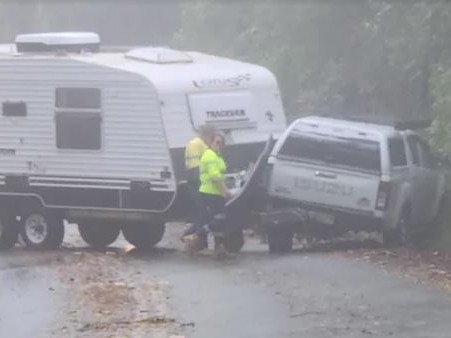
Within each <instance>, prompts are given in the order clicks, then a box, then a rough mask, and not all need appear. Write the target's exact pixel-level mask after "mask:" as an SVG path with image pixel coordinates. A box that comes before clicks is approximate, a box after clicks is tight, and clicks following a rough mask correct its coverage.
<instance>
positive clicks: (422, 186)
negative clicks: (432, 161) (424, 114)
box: [407, 135, 431, 225]
mask: <svg viewBox="0 0 451 338" xmlns="http://www.w3.org/2000/svg"><path fill="white" fill-rule="evenodd" d="M407 144H408V145H409V150H410V153H411V157H412V164H413V165H412V167H411V168H410V182H411V186H412V193H411V199H410V200H411V209H412V210H411V211H412V221H413V222H414V223H416V224H417V225H418V224H422V223H424V222H426V220H427V219H428V216H429V209H430V202H429V201H428V199H430V198H431V193H430V190H431V189H430V187H428V184H429V183H430V178H429V173H428V169H427V168H425V166H426V163H425V161H426V158H425V155H424V154H422V152H423V151H424V150H422V146H421V140H420V138H419V137H418V136H416V135H409V136H407Z"/></svg>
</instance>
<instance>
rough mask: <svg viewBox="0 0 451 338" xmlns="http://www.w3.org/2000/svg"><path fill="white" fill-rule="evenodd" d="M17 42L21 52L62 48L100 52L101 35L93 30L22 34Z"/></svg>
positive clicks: (18, 36)
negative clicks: (92, 31)
mask: <svg viewBox="0 0 451 338" xmlns="http://www.w3.org/2000/svg"><path fill="white" fill-rule="evenodd" d="M15 42H16V46H17V51H18V52H19V53H26V52H51V51H60V50H64V51H66V52H72V53H81V52H98V51H99V47H100V37H99V35H98V34H96V33H91V32H61V33H38V34H20V35H17V36H16V41H15Z"/></svg>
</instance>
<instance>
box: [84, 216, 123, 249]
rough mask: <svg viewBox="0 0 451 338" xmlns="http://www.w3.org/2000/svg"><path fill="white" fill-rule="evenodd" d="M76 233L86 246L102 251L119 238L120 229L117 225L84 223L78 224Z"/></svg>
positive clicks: (99, 222) (102, 222)
mask: <svg viewBox="0 0 451 338" xmlns="http://www.w3.org/2000/svg"><path fill="white" fill-rule="evenodd" d="M78 232H79V233H80V236H81V238H83V240H84V241H85V242H86V243H87V244H88V245H90V246H92V247H93V248H96V249H103V248H105V247H107V246H108V245H110V244H112V243H113V242H114V241H115V240H116V239H117V238H118V237H119V234H120V232H121V227H120V225H119V224H117V223H108V222H105V221H84V222H83V223H79V224H78Z"/></svg>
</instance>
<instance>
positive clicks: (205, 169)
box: [199, 149, 227, 196]
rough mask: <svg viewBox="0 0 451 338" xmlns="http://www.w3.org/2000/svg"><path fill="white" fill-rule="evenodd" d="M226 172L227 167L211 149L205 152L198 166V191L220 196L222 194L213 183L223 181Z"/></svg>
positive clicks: (222, 159) (221, 158)
mask: <svg viewBox="0 0 451 338" xmlns="http://www.w3.org/2000/svg"><path fill="white" fill-rule="evenodd" d="M226 171H227V166H226V163H225V161H224V158H223V157H222V156H221V155H220V154H218V153H216V152H215V151H214V150H212V149H207V150H205V152H204V154H203V155H202V157H201V159H200V164H199V174H200V188H199V191H200V192H201V193H204V194H209V195H220V196H221V195H222V192H221V190H220V189H219V188H218V186H217V185H216V183H215V181H218V180H225V173H226Z"/></svg>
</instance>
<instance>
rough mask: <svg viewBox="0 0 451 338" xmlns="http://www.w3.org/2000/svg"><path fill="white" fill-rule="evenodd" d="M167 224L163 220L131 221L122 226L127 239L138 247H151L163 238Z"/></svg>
mask: <svg viewBox="0 0 451 338" xmlns="http://www.w3.org/2000/svg"><path fill="white" fill-rule="evenodd" d="M164 232H165V224H164V222H162V221H158V222H156V221H155V222H153V223H151V224H149V223H146V222H135V223H130V224H127V225H125V226H123V227H122V233H123V235H124V237H125V239H126V240H127V241H129V242H130V243H131V244H133V245H134V246H135V247H137V248H138V249H151V248H153V247H154V246H155V245H157V243H158V242H159V241H161V239H162V238H163V235H164Z"/></svg>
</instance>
